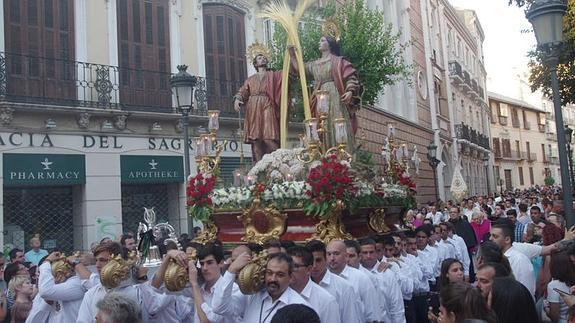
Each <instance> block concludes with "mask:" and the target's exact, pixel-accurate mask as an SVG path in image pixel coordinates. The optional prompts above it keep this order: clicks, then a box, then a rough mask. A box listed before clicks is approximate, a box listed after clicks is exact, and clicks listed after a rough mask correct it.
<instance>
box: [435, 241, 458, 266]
mask: <svg viewBox="0 0 575 323" xmlns="http://www.w3.org/2000/svg"><path fill="white" fill-rule="evenodd" d="M437 245H439V246H441V247H443V248H444V250H445V259H447V258H454V259H458V260H459V258H461V257H458V256H457V249H455V246H454V245H453V243H451V242H450V241H449V240H443V239H441V240H440V241H439V242H438V243H437ZM459 261H461V260H459Z"/></svg>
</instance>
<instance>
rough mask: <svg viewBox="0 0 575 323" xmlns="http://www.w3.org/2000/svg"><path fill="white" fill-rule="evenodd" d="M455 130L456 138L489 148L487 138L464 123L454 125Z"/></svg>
mask: <svg viewBox="0 0 575 323" xmlns="http://www.w3.org/2000/svg"><path fill="white" fill-rule="evenodd" d="M455 132H456V135H457V138H458V139H462V140H467V141H469V142H471V143H473V144H476V145H478V146H479V147H482V148H484V149H487V150H491V148H490V144H489V138H488V137H487V136H485V135H483V134H481V133H480V132H479V131H477V130H475V129H473V128H471V127H470V126H468V125H466V124H465V123H461V124H458V125H455Z"/></svg>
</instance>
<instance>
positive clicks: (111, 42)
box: [106, 0, 118, 66]
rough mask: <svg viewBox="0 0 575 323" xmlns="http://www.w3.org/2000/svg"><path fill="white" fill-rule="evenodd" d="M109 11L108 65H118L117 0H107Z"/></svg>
mask: <svg viewBox="0 0 575 323" xmlns="http://www.w3.org/2000/svg"><path fill="white" fill-rule="evenodd" d="M106 5H107V7H106V9H107V12H108V59H109V61H108V65H110V66H118V17H117V10H116V9H117V7H116V0H106Z"/></svg>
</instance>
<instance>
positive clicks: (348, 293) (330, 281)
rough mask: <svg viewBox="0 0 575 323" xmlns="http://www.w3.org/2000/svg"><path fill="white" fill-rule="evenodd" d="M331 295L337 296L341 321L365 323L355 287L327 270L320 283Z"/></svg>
mask: <svg viewBox="0 0 575 323" xmlns="http://www.w3.org/2000/svg"><path fill="white" fill-rule="evenodd" d="M318 285H319V286H320V287H321V288H323V289H325V290H326V291H327V292H328V293H330V294H331V296H333V297H335V300H336V301H337V303H338V305H339V313H340V317H341V321H342V322H344V323H348V322H349V323H365V321H364V320H363V312H362V310H361V306H360V302H361V300H360V299H359V296H358V295H357V294H356V292H355V290H354V289H353V287H352V286H351V285H350V284H349V283H348V282H347V281H346V280H345V279H343V278H341V277H339V276H338V275H336V274H332V273H331V272H330V271H329V270H326V272H325V275H323V278H322V279H321V281H320V282H319V284H318Z"/></svg>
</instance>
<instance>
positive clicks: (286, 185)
mask: <svg viewBox="0 0 575 323" xmlns="http://www.w3.org/2000/svg"><path fill="white" fill-rule="evenodd" d="M307 190H309V185H308V184H307V183H306V182H305V181H289V182H283V183H275V184H272V185H271V187H268V188H266V190H265V191H264V192H263V195H262V199H263V200H264V201H275V200H280V201H281V200H302V201H303V200H306V199H308V198H309V197H308V196H307V195H306V191H307Z"/></svg>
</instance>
